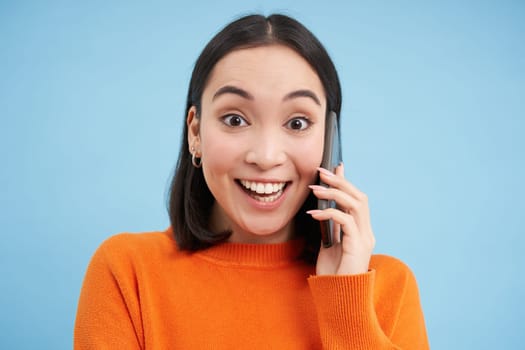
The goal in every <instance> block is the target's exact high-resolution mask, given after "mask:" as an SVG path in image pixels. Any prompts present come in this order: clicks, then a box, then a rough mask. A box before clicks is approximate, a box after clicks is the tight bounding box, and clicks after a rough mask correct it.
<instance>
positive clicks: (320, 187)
mask: <svg viewBox="0 0 525 350" xmlns="http://www.w3.org/2000/svg"><path fill="white" fill-rule="evenodd" d="M308 187H310V189H312V190H318V191H324V190H326V189H327V188H326V187H324V186H319V185H309V186H308Z"/></svg>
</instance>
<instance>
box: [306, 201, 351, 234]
mask: <svg viewBox="0 0 525 350" xmlns="http://www.w3.org/2000/svg"><path fill="white" fill-rule="evenodd" d="M306 213H307V214H310V215H311V216H312V217H313V218H314V219H316V220H319V221H323V220H329V219H332V220H333V221H334V224H339V225H340V227H339V232H341V230H342V232H343V237H344V236H347V235H352V234H354V235H359V234H360V231H361V230H359V228H358V226H357V223H356V221H355V219H354V217H353V216H352V215H349V214H345V213H343V212H342V211H340V210H337V209H334V208H328V209H324V210H319V209H314V210H308V211H307V212H306ZM338 235H340V233H339V234H338ZM343 239H344V238H343Z"/></svg>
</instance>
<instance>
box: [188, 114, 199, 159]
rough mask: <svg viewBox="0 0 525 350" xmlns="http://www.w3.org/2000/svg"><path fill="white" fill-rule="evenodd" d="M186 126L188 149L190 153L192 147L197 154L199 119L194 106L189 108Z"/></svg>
mask: <svg viewBox="0 0 525 350" xmlns="http://www.w3.org/2000/svg"><path fill="white" fill-rule="evenodd" d="M186 124H187V125H188V148H189V149H190V152H191V149H192V147H193V148H194V149H195V152H197V154H199V153H200V148H201V145H200V142H201V137H200V119H199V118H198V116H197V108H196V107H195V106H191V107H190V109H189V110H188V116H187V117H186Z"/></svg>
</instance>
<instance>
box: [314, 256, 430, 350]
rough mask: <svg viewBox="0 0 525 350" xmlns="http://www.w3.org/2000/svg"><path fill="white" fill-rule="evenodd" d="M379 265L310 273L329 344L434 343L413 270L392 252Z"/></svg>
mask: <svg viewBox="0 0 525 350" xmlns="http://www.w3.org/2000/svg"><path fill="white" fill-rule="evenodd" d="M383 260H384V259H383ZM385 265H386V266H385ZM378 268H380V271H376V270H370V271H368V272H367V273H364V274H359V275H347V276H335V275H332V276H312V277H310V278H309V280H308V282H309V285H310V290H311V292H312V296H313V300H314V303H315V306H316V309H317V315H318V320H319V328H320V333H321V339H322V342H323V346H324V348H325V349H374V350H376V349H399V350H401V349H403V350H408V349H418V350H420V349H428V348H429V345H428V339H427V334H426V329H425V323H424V318H423V313H422V310H421V305H420V302H419V295H418V289H417V284H416V281H415V278H414V276H413V274H412V273H411V271H410V270H409V269H408V268H407V267H406V266H405V265H404V264H402V263H401V262H399V261H398V260H395V259H393V258H388V261H386V264H384V265H383V266H382V267H378Z"/></svg>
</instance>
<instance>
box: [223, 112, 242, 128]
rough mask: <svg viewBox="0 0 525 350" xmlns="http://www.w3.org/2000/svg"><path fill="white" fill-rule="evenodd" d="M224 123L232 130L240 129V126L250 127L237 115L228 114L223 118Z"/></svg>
mask: <svg viewBox="0 0 525 350" xmlns="http://www.w3.org/2000/svg"><path fill="white" fill-rule="evenodd" d="M221 119H222V122H223V123H224V124H226V125H228V126H230V127H232V128H234V127H239V126H246V125H248V122H246V120H245V119H244V118H243V117H241V116H240V115H237V114H228V115H225V116H224V117H222V118H221Z"/></svg>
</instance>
